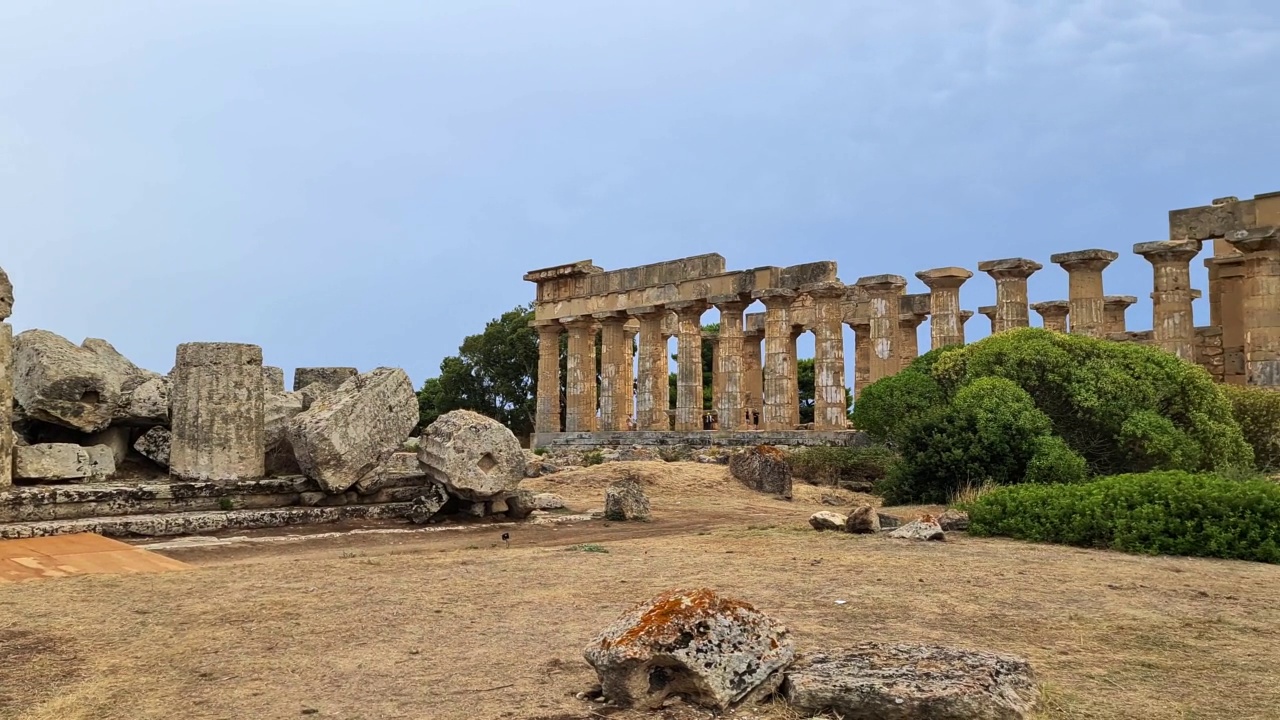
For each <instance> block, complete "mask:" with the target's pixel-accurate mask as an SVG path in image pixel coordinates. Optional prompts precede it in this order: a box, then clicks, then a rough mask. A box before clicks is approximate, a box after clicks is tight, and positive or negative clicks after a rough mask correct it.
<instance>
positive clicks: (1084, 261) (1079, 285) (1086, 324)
mask: <svg viewBox="0 0 1280 720" xmlns="http://www.w3.org/2000/svg"><path fill="white" fill-rule="evenodd" d="M1118 257H1120V254H1119V253H1117V252H1113V251H1111V250H1099V249H1096V248H1094V249H1090V250H1077V251H1075V252H1068V253H1058V254H1056V255H1052V256H1050V257H1049V261H1050V262H1052V263H1053V264H1054V265H1058V266H1059V267H1061V268H1062V269H1063V270H1066V271H1067V287H1068V290H1067V297H1068V298H1069V299H1070V303H1071V332H1072V333H1073V334H1075V335H1085V336H1088V337H1102V333H1103V327H1104V325H1105V320H1104V319H1103V316H1102V304H1103V301H1102V298H1103V292H1102V271H1103V270H1105V269H1106V268H1107V266H1108V265H1110V264H1111V263H1113V262H1115V260H1116V258H1118Z"/></svg>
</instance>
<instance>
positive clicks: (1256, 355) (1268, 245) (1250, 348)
mask: <svg viewBox="0 0 1280 720" xmlns="http://www.w3.org/2000/svg"><path fill="white" fill-rule="evenodd" d="M1227 240H1228V242H1230V243H1231V244H1232V245H1234V246H1235V247H1236V249H1237V250H1239V251H1240V252H1242V253H1244V257H1243V258H1242V259H1241V260H1242V263H1243V266H1244V288H1243V289H1244V292H1243V296H1244V320H1245V321H1244V338H1245V342H1244V345H1245V347H1244V354H1245V374H1246V379H1247V382H1248V383H1249V384H1250V385H1258V386H1261V387H1278V386H1280V226H1271V227H1265V228H1257V229H1254V230H1240V231H1236V232H1233V233H1232V234H1230V235H1228V236H1227Z"/></svg>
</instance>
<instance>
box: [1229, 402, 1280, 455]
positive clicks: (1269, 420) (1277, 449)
mask: <svg viewBox="0 0 1280 720" xmlns="http://www.w3.org/2000/svg"><path fill="white" fill-rule="evenodd" d="M1221 389H1222V391H1223V392H1224V393H1225V394H1226V397H1227V400H1228V401H1229V402H1230V403H1231V414H1232V416H1234V417H1235V419H1236V422H1237V423H1239V424H1240V429H1241V430H1242V431H1244V439H1245V442H1247V443H1249V445H1250V447H1252V448H1253V462H1254V465H1255V466H1257V468H1258V469H1259V470H1262V471H1263V472H1276V471H1277V470H1280V391H1276V390H1272V389H1270V388H1263V387H1257V386H1255V385H1223V386H1222V388H1221Z"/></svg>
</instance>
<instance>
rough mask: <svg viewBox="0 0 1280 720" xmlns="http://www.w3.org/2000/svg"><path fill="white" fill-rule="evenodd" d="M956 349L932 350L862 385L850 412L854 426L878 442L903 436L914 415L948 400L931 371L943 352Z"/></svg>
mask: <svg viewBox="0 0 1280 720" xmlns="http://www.w3.org/2000/svg"><path fill="white" fill-rule="evenodd" d="M955 349H957V348H954V347H948V348H942V349H940V350H931V351H929V352H927V353H925V354H924V355H921V356H920V357H918V358H916V359H915V360H914V361H912V363H911V364H910V365H908V366H907V367H905V368H903V369H902V370H900V371H899V372H898V373H896V374H894V375H891V376H889V377H887V378H884V379H882V380H878V381H876V382H874V383H872V384H870V385H868V386H867V387H865V388H863V390H862V394H861V395H860V396H859V397H858V399H857V400H855V401H854V404H853V412H852V413H850V414H849V417H850V419H851V420H852V421H853V426H854V427H856V428H858V429H859V430H861V431H863V432H865V433H867V435H869V436H870V437H871V439H872V440H875V441H876V442H886V441H892V440H894V439H896V438H899V437H901V436H902V434H903V433H904V432H905V431H906V427H907V425H908V424H909V423H910V422H911V420H912V418H913V417H915V416H916V415H918V414H920V413H922V412H924V411H926V410H928V409H929V408H931V407H936V406H937V405H939V404H941V403H943V402H945V398H944V397H943V394H942V388H941V387H939V386H938V383H937V381H936V380H934V379H933V376H932V375H931V374H930V371H931V370H932V368H933V365H934V363H935V362H937V359H938V358H939V357H940V356H941V355H942V354H943V353H946V352H950V351H952V350H955Z"/></svg>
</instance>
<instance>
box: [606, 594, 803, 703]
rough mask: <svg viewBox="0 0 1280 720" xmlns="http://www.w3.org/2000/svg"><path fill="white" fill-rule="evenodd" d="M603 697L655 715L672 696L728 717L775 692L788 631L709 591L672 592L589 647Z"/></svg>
mask: <svg viewBox="0 0 1280 720" xmlns="http://www.w3.org/2000/svg"><path fill="white" fill-rule="evenodd" d="M584 655H585V657H586V660H587V662H588V663H590V664H591V666H592V667H593V668H595V670H596V674H597V675H599V677H600V686H601V688H602V690H603V691H604V695H605V697H606V698H607V699H608V700H609V701H610V702H611V703H613V704H615V705H619V706H621V707H639V708H648V709H657V708H659V707H661V706H662V702H663V700H665V699H666V698H667V697H669V696H671V695H683V696H684V697H685V699H686V700H688V701H689V702H692V703H696V704H699V705H703V706H705V707H709V708H713V709H716V710H725V709H727V708H729V707H731V706H733V705H735V704H737V703H740V702H742V701H743V700H746V699H748V698H760V697H763V696H765V695H768V694H769V693H771V692H773V691H774V690H776V689H777V687H778V685H779V684H780V683H781V682H782V672H783V671H784V670H785V669H786V668H787V666H788V665H789V664H790V663H791V661H792V659H793V658H794V657H795V649H794V647H793V645H792V641H791V636H790V633H789V632H788V630H787V628H786V627H784V626H783V625H781V624H779V623H778V622H777V621H775V620H773V619H771V618H770V617H769V616H767V615H765V614H764V613H762V612H760V611H759V610H756V609H755V608H754V607H752V606H751V605H749V604H747V603H745V602H742V601H741V600H734V599H732V598H726V597H722V596H721V595H719V594H717V593H716V592H715V591H714V590H710V589H707V588H700V589H697V590H669V591H667V592H664V593H662V594H661V595H658V596H657V597H655V598H653V599H652V600H649V601H647V602H644V603H641V604H639V605H637V606H635V607H634V608H632V609H631V610H629V611H627V612H626V613H625V614H623V615H622V616H621V617H619V618H618V619H617V620H615V621H614V622H613V623H612V624H610V625H609V627H607V628H605V630H604V632H602V633H601V634H600V635H599V636H598V637H596V639H595V640H593V641H592V642H591V644H590V645H588V646H587V649H586V652H585V653H584Z"/></svg>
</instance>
